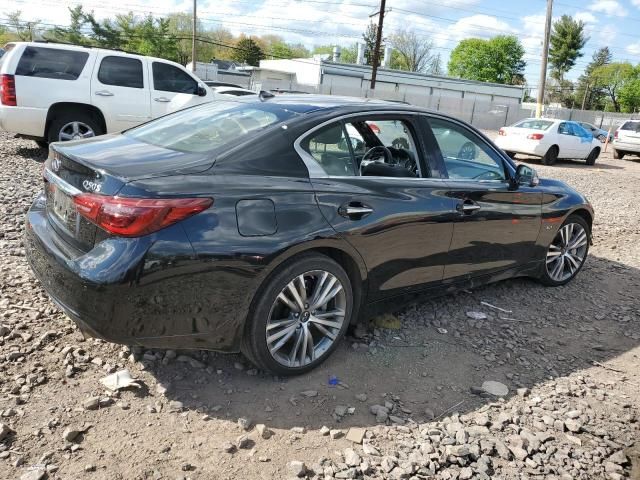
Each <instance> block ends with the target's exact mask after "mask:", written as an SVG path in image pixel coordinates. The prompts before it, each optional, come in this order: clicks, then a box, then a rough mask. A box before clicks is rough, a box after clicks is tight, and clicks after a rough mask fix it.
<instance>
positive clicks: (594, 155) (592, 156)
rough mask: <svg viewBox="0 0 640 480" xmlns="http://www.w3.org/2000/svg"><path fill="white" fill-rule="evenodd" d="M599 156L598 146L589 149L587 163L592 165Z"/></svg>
mask: <svg viewBox="0 0 640 480" xmlns="http://www.w3.org/2000/svg"><path fill="white" fill-rule="evenodd" d="M599 156H600V149H599V148H598V147H596V148H594V149H593V150H591V153H589V156H588V157H587V165H594V164H595V163H596V160H597V159H598V157H599Z"/></svg>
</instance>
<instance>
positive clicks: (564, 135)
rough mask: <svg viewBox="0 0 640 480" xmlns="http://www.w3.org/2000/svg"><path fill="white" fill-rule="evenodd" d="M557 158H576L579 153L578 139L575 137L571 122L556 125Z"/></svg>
mask: <svg viewBox="0 0 640 480" xmlns="http://www.w3.org/2000/svg"><path fill="white" fill-rule="evenodd" d="M558 144H559V147H560V152H559V153H558V158H576V157H578V156H579V153H580V139H579V138H578V137H577V136H576V135H575V133H574V128H573V122H560V123H559V124H558Z"/></svg>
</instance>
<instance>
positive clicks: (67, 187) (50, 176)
mask: <svg viewBox="0 0 640 480" xmlns="http://www.w3.org/2000/svg"><path fill="white" fill-rule="evenodd" d="M44 178H46V179H47V180H48V181H49V182H51V183H53V184H55V185H56V187H58V188H59V189H60V190H62V191H63V192H64V193H66V194H68V195H71V196H72V197H74V196H76V195H80V194H81V193H82V190H79V189H77V188H76V187H74V186H73V185H71V184H70V183H68V182H66V181H65V180H63V179H62V178H60V177H59V176H57V175H56V174H55V173H53V172H52V171H51V170H49V168H45V169H44Z"/></svg>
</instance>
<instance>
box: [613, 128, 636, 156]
mask: <svg viewBox="0 0 640 480" xmlns="http://www.w3.org/2000/svg"><path fill="white" fill-rule="evenodd" d="M629 153H632V154H636V155H640V120H627V121H626V122H624V123H623V124H622V125H621V126H620V128H618V129H617V130H616V133H615V134H614V137H613V158H622V157H624V156H625V155H628V154H629Z"/></svg>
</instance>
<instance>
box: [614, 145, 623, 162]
mask: <svg viewBox="0 0 640 480" xmlns="http://www.w3.org/2000/svg"><path fill="white" fill-rule="evenodd" d="M622 157H624V152H622V151H620V150H616V149H615V148H614V149H613V158H615V159H616V160H620V159H621V158H622Z"/></svg>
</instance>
